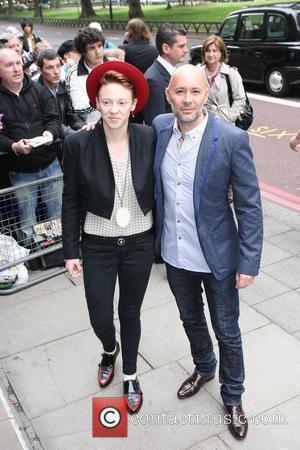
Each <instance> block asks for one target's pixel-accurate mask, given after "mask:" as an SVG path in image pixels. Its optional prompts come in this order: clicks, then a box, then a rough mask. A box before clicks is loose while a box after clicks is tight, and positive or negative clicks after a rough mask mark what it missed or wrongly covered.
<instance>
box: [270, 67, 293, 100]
mask: <svg viewBox="0 0 300 450" xmlns="http://www.w3.org/2000/svg"><path fill="white" fill-rule="evenodd" d="M266 86H267V89H268V92H269V93H270V94H271V95H273V96H274V97H283V96H284V95H286V94H287V93H288V92H289V89H290V87H289V84H288V82H287V79H286V75H285V72H284V70H282V69H281V68H280V67H273V68H272V69H270V70H269V71H268V73H267V76H266Z"/></svg>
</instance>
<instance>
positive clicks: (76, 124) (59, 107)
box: [38, 75, 85, 138]
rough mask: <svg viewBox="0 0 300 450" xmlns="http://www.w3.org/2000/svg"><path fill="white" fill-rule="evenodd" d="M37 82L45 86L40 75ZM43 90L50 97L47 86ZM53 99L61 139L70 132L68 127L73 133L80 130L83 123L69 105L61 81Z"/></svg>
mask: <svg viewBox="0 0 300 450" xmlns="http://www.w3.org/2000/svg"><path fill="white" fill-rule="evenodd" d="M38 82H39V83H40V84H41V85H42V86H45V84H44V79H43V76H42V75H41V76H40V77H39V79H38ZM45 88H46V89H47V90H48V92H49V95H52V94H51V91H50V90H49V89H48V88H47V86H45ZM54 99H55V104H56V111H57V113H58V115H59V118H60V122H61V131H62V138H64V137H65V136H67V135H68V131H69V130H70V129H68V127H70V128H72V129H73V130H75V131H77V130H80V128H82V127H83V126H84V125H85V122H84V121H83V120H82V119H81V118H80V117H79V116H78V115H77V114H76V113H75V111H74V108H73V106H72V105H71V102H70V98H69V95H68V92H67V89H66V86H65V83H64V82H63V81H60V82H59V83H58V85H57V92H56V97H54Z"/></svg>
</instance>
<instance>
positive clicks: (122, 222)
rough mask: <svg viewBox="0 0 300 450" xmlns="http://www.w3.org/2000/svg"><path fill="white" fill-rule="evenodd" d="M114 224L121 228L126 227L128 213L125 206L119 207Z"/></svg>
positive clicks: (128, 217)
mask: <svg viewBox="0 0 300 450" xmlns="http://www.w3.org/2000/svg"><path fill="white" fill-rule="evenodd" d="M116 222H117V224H118V225H119V227H121V228H125V227H127V225H129V222H130V212H129V209H128V208H126V207H125V206H121V207H120V208H118V209H117V212H116Z"/></svg>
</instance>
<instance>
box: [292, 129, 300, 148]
mask: <svg viewBox="0 0 300 450" xmlns="http://www.w3.org/2000/svg"><path fill="white" fill-rule="evenodd" d="M290 147H291V149H292V150H294V151H295V152H299V151H300V130H299V131H298V133H297V134H295V136H293V137H292V138H291V140H290Z"/></svg>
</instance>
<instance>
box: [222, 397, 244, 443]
mask: <svg viewBox="0 0 300 450" xmlns="http://www.w3.org/2000/svg"><path fill="white" fill-rule="evenodd" d="M225 409H226V412H227V414H226V415H225V423H227V424H228V428H229V431H230V433H231V434H232V435H233V436H234V437H235V438H236V439H245V437H246V436H247V432H248V421H247V417H246V415H245V413H244V411H243V408H242V405H225Z"/></svg>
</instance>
